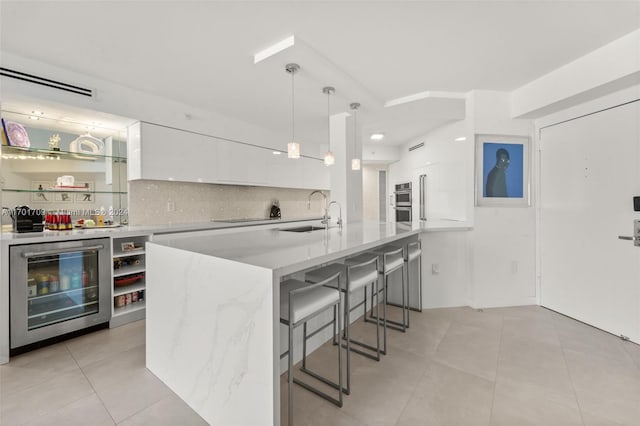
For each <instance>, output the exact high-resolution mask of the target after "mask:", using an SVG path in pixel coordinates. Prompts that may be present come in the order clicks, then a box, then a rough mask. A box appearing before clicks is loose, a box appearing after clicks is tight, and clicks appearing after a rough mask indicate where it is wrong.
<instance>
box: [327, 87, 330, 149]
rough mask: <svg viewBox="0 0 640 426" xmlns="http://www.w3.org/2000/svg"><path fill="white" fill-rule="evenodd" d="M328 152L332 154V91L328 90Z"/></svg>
mask: <svg viewBox="0 0 640 426" xmlns="http://www.w3.org/2000/svg"><path fill="white" fill-rule="evenodd" d="M327 151H329V152H331V91H330V90H327Z"/></svg>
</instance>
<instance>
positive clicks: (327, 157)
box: [322, 86, 336, 166]
mask: <svg viewBox="0 0 640 426" xmlns="http://www.w3.org/2000/svg"><path fill="white" fill-rule="evenodd" d="M335 92H336V89H335V88H333V87H331V86H327V87H323V88H322V93H325V94H326V95H327V152H325V153H324V165H325V166H333V164H334V163H335V162H336V158H335V157H334V156H333V152H331V95H332V94H334V93H335Z"/></svg>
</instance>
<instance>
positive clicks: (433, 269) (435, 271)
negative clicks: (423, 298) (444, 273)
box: [431, 263, 440, 275]
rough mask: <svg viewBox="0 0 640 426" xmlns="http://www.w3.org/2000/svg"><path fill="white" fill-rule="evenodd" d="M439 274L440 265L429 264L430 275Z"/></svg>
mask: <svg viewBox="0 0 640 426" xmlns="http://www.w3.org/2000/svg"><path fill="white" fill-rule="evenodd" d="M439 273H440V264H438V263H432V264H431V274H432V275H437V274H439Z"/></svg>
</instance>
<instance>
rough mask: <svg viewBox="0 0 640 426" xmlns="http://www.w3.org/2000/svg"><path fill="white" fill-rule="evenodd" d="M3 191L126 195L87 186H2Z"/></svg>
mask: <svg viewBox="0 0 640 426" xmlns="http://www.w3.org/2000/svg"><path fill="white" fill-rule="evenodd" d="M2 190H3V191H6V192H29V193H38V192H40V193H65V194H69V193H78V194H122V195H126V194H127V193H126V192H117V191H95V190H93V189H90V188H87V189H83V188H77V189H17V188H3V189H2Z"/></svg>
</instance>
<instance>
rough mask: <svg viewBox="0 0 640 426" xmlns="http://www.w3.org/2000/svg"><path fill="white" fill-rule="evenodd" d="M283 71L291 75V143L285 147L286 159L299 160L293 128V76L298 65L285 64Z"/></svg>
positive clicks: (298, 150)
mask: <svg viewBox="0 0 640 426" xmlns="http://www.w3.org/2000/svg"><path fill="white" fill-rule="evenodd" d="M284 69H285V71H287V72H288V73H289V74H291V142H289V144H288V145H287V157H289V158H300V144H299V143H297V142H296V139H295V138H296V126H295V103H294V101H295V87H294V84H293V80H294V75H295V73H297V72H298V71H300V65H298V64H293V63H292V64H287V65H286V66H285V68H284Z"/></svg>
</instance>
